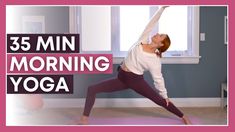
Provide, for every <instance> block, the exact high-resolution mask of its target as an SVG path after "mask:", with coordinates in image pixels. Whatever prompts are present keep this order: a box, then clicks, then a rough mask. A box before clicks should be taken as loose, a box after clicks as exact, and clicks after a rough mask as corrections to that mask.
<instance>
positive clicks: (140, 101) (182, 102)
mask: <svg viewBox="0 0 235 132" xmlns="http://www.w3.org/2000/svg"><path fill="white" fill-rule="evenodd" d="M170 100H171V101H172V102H173V103H174V104H175V105H176V106H177V107H219V106H220V103H221V99H220V98H171V99H170ZM84 104H85V99H84V98H83V99H44V108H83V107H84ZM94 107H159V106H158V105H156V104H155V103H153V102H152V101H150V100H149V99H146V98H131V99H129V98H97V99H96V101H95V105H94Z"/></svg>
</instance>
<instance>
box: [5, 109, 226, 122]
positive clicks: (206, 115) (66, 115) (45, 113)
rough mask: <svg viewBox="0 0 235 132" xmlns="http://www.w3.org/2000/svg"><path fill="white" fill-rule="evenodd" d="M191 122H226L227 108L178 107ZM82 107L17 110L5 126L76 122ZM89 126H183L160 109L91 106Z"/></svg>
mask: <svg viewBox="0 0 235 132" xmlns="http://www.w3.org/2000/svg"><path fill="white" fill-rule="evenodd" d="M180 109H181V110H182V112H183V113H185V114H186V115H187V116H188V117H189V118H190V119H191V121H192V123H193V125H227V109H226V108H219V107H215V108H214V107H208V108H205V107H202V108H198V107H196V108H180ZM82 111H83V109H82V108H48V109H41V110H37V111H33V112H32V111H31V112H29V111H17V112H15V116H14V119H8V121H9V122H8V123H7V125H27V126H28V125H77V123H78V120H79V118H80V115H81V114H82ZM90 125H183V123H182V122H181V120H180V119H179V118H178V117H176V116H175V115H173V114H171V113H169V112H168V111H166V110H165V109H162V108H139V107H138V108H94V109H93V110H92V113H91V115H90Z"/></svg>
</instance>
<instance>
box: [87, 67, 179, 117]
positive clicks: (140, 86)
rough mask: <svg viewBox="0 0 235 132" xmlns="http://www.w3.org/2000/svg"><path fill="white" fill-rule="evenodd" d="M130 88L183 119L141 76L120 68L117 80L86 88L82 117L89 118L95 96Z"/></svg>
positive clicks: (113, 79)
mask: <svg viewBox="0 0 235 132" xmlns="http://www.w3.org/2000/svg"><path fill="white" fill-rule="evenodd" d="M128 88H131V89H133V90H134V91H135V92H137V93H139V94H140V95H142V96H144V97H146V98H149V99H150V100H152V101H153V102H154V103H156V104H158V105H160V106H162V107H164V108H165V109H167V110H168V111H170V112H172V113H174V114H175V115H177V116H178V117H180V118H181V117H183V113H182V112H181V111H180V110H179V109H178V108H176V107H175V106H174V104H172V103H171V102H170V103H169V105H168V106H167V105H166V100H165V99H164V98H162V97H161V96H159V95H158V94H157V93H156V91H154V90H153V89H152V88H151V87H150V86H149V85H148V84H147V82H146V81H145V80H144V78H143V75H136V74H134V73H132V72H126V71H123V70H122V69H121V68H120V70H119V73H118V78H112V79H109V80H105V81H103V82H100V83H98V84H95V85H92V86H89V87H88V91H87V96H86V103H85V108H84V112H83V115H84V116H89V114H90V111H91V109H92V107H93V105H94V102H95V98H96V94H97V93H101V92H114V91H120V90H125V89H128Z"/></svg>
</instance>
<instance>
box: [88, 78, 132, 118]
mask: <svg viewBox="0 0 235 132" xmlns="http://www.w3.org/2000/svg"><path fill="white" fill-rule="evenodd" d="M124 89H127V86H126V85H125V84H124V83H122V82H121V81H120V80H119V79H117V78H113V79H109V80H106V81H103V82H100V83H98V84H95V85H92V86H89V87H88V90H87V96H86V103H85V108H84V112H83V115H84V116H87V117H88V116H89V114H90V111H91V109H92V107H93V105H94V102H95V97H96V94H97V93H101V92H114V91H120V90H124Z"/></svg>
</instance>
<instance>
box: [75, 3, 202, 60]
mask: <svg viewBox="0 0 235 132" xmlns="http://www.w3.org/2000/svg"><path fill="white" fill-rule="evenodd" d="M157 10H158V7H157V6H112V7H111V6H82V7H81V8H79V9H78V12H79V13H78V16H79V17H78V18H79V22H81V24H80V25H79V26H78V27H79V28H78V29H79V30H78V31H80V32H79V33H80V34H81V44H82V47H83V48H82V52H85V53H89V52H90V53H112V54H113V56H114V62H117V63H120V62H119V61H122V60H123V57H125V56H126V54H127V51H128V49H129V48H130V47H131V46H132V45H133V44H134V43H135V42H136V41H137V40H138V38H139V36H140V35H141V33H142V31H143V30H144V28H145V26H146V25H147V23H148V21H149V19H150V17H151V16H152V15H153V14H154V13H155V12H156V11H157ZM79 14H80V15H79ZM98 14H99V15H98ZM80 19H81V20H80ZM156 32H159V33H167V34H168V35H169V36H170V38H171V41H172V44H171V47H170V48H169V50H168V51H167V52H166V53H164V54H163V59H162V62H163V63H174V64H175V63H180V64H181V63H183V64H197V63H198V62H199V58H200V57H199V7H195V6H171V7H169V8H167V9H166V10H165V11H164V12H163V15H162V16H161V18H160V20H159V22H158V24H157V25H156V27H155V28H154V30H153V32H152V34H153V33H156ZM150 36H151V35H150ZM89 39H90V40H89ZM97 46H98V47H97ZM84 47H86V48H84ZM107 47H108V48H107Z"/></svg>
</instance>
